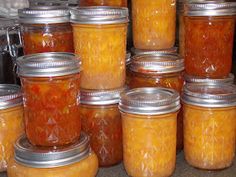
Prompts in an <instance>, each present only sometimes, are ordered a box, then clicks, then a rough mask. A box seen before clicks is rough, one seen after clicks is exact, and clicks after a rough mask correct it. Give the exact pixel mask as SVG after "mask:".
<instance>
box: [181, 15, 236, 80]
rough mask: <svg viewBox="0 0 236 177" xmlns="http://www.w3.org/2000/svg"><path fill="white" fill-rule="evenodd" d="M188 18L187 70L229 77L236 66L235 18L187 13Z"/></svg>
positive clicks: (210, 75)
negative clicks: (234, 63)
mask: <svg viewBox="0 0 236 177" xmlns="http://www.w3.org/2000/svg"><path fill="white" fill-rule="evenodd" d="M184 21H185V22H184V23H185V67H186V73H187V74H189V75H193V76H202V77H208V78H223V77H227V76H228V75H229V73H230V71H231V67H232V55H233V54H232V53H233V39H234V27H235V18H234V17H233V16H225V17H212V16H210V17H189V16H186V17H185V19H184Z"/></svg>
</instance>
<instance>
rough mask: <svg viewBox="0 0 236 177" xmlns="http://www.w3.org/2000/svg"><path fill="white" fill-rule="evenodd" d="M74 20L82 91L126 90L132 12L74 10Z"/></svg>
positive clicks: (109, 8) (72, 13)
mask: <svg viewBox="0 0 236 177" xmlns="http://www.w3.org/2000/svg"><path fill="white" fill-rule="evenodd" d="M85 19H86V20H85ZM71 21H72V22H73V32H74V44H75V53H76V54H79V55H80V56H81V59H82V67H83V71H82V72H81V88H83V89H91V90H94V89H95V90H104V89H106V90H107V89H116V88H119V87H123V86H124V83H125V55H126V35H127V22H128V9H127V8H115V7H79V8H74V9H73V10H72V11H71Z"/></svg>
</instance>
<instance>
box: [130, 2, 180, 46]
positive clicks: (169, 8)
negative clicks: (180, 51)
mask: <svg viewBox="0 0 236 177" xmlns="http://www.w3.org/2000/svg"><path fill="white" fill-rule="evenodd" d="M175 18H176V1H175V0H165V1H144V0H132V19H133V39H134V46H135V48H138V49H147V50H159V49H167V48H171V47H173V46H174V44H175V25H176V24H175V22H176V19H175Z"/></svg>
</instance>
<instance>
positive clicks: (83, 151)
mask: <svg viewBox="0 0 236 177" xmlns="http://www.w3.org/2000/svg"><path fill="white" fill-rule="evenodd" d="M97 171H98V160H97V156H96V155H95V153H94V152H93V151H92V150H91V149H90V146H89V138H88V136H87V135H85V134H84V133H82V134H81V136H80V140H78V141H76V142H75V143H73V144H71V145H70V146H62V147H56V148H55V147H38V146H33V145H32V144H30V142H29V141H28V140H27V139H26V137H24V136H23V137H21V138H20V139H18V140H17V141H16V144H15V157H14V158H12V159H11V161H10V163H9V167H8V169H7V174H8V177H23V176H24V177H32V176H33V177H52V176H53V177H95V176H96V173H97Z"/></svg>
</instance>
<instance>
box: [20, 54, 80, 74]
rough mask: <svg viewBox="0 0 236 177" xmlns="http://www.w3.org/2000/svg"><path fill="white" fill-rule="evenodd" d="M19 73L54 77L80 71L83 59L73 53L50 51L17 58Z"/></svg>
mask: <svg viewBox="0 0 236 177" xmlns="http://www.w3.org/2000/svg"><path fill="white" fill-rule="evenodd" d="M16 64H17V73H18V75H19V76H26V77H53V76H65V75H70V74H76V73H79V72H80V65H81V61H80V58H79V57H75V55H74V54H72V53H63V52H62V53H61V52H49V53H38V54H32V55H26V56H22V57H19V58H17V60H16Z"/></svg>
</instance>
